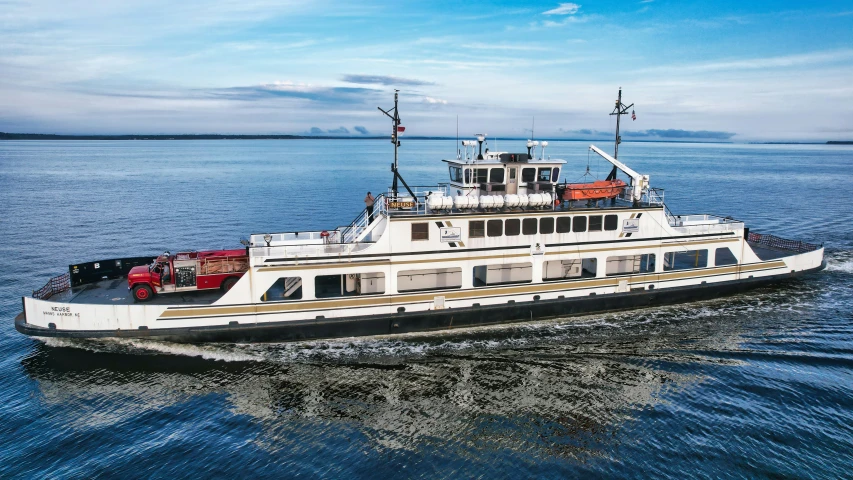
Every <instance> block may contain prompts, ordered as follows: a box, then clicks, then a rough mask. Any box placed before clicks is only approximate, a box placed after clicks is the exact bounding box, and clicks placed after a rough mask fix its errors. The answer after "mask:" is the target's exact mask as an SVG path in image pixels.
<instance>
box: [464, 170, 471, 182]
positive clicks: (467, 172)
mask: <svg viewBox="0 0 853 480" xmlns="http://www.w3.org/2000/svg"><path fill="white" fill-rule="evenodd" d="M465 183H471V169H470V168H466V169H465Z"/></svg>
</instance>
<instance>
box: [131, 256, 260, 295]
mask: <svg viewBox="0 0 853 480" xmlns="http://www.w3.org/2000/svg"><path fill="white" fill-rule="evenodd" d="M248 269H249V257H248V256H247V255H246V250H211V251H206V252H183V253H177V254H175V255H171V254H170V253H169V252H166V253H164V254H163V255H160V256H159V257H157V259H156V260H154V262H153V263H152V264H151V265H140V266H138V267H133V268H132V269H131V270H130V272H128V274H127V287H128V289H130V290H131V291H132V292H133V298H134V299H135V300H136V301H137V302H145V301H148V300H150V299H151V298H152V297H153V296H154V295H155V294H160V293H177V292H187V291H196V290H212V289H215V288H219V289H221V290H222V291H223V292H227V291H228V290H230V289H231V287H233V286H234V284H235V283H237V280H239V279H240V277H242V276H243V274H244V273H246V271H247V270H248Z"/></svg>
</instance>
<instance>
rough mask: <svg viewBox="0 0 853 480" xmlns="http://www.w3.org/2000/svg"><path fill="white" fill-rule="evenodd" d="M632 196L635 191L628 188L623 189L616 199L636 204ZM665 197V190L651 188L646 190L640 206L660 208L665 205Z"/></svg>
mask: <svg viewBox="0 0 853 480" xmlns="http://www.w3.org/2000/svg"><path fill="white" fill-rule="evenodd" d="M632 195H633V189H632V188H631V187H627V188H625V189H623V190H622V191H621V192H620V193H619V196H618V197H616V198H618V199H619V200H621V201H623V202H628V203H634V198H633V196H632ZM663 197H664V189H662V188H650V189H648V190H644V191H643V195H642V197H640V205H641V206H646V207H659V206H661V205H663V204H664V201H663Z"/></svg>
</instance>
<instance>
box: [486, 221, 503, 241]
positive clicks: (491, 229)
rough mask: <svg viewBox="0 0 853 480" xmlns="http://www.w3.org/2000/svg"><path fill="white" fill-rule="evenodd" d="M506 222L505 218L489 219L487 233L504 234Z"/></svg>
mask: <svg viewBox="0 0 853 480" xmlns="http://www.w3.org/2000/svg"><path fill="white" fill-rule="evenodd" d="M503 229H504V222H503V220H497V219H496V220H489V221H488V222H487V223H486V235H488V236H490V237H500V236H501V235H503V233H504V232H503Z"/></svg>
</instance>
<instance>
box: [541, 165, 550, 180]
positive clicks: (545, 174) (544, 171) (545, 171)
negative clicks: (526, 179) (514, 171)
mask: <svg viewBox="0 0 853 480" xmlns="http://www.w3.org/2000/svg"><path fill="white" fill-rule="evenodd" d="M539 181H540V182H550V181H551V169H550V168H540V169H539Z"/></svg>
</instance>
